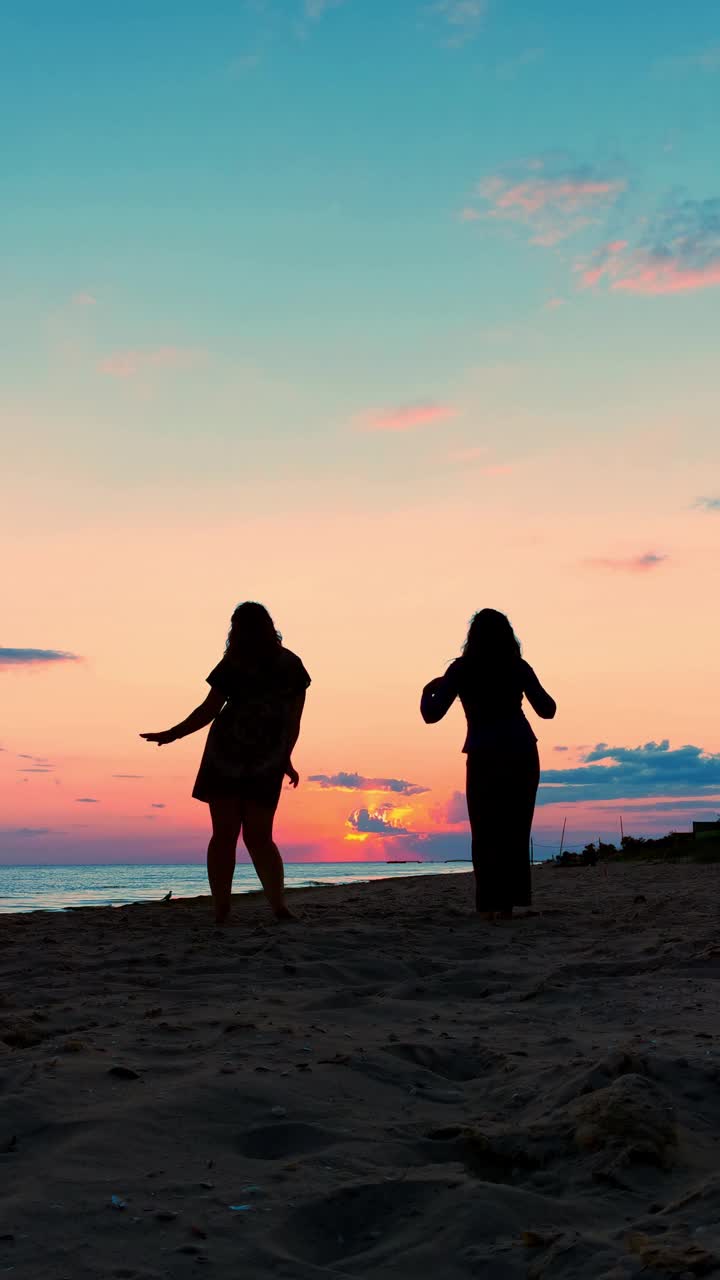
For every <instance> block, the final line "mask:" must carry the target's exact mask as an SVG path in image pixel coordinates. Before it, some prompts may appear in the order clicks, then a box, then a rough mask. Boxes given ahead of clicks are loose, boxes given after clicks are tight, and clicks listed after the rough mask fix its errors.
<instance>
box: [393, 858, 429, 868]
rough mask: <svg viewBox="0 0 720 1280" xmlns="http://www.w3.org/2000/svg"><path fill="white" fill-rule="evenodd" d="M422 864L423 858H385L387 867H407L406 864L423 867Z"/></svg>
mask: <svg viewBox="0 0 720 1280" xmlns="http://www.w3.org/2000/svg"><path fill="white" fill-rule="evenodd" d="M422 864H423V859H422V858H386V859H385V866H386V867H405V866H408V867H421V866H422Z"/></svg>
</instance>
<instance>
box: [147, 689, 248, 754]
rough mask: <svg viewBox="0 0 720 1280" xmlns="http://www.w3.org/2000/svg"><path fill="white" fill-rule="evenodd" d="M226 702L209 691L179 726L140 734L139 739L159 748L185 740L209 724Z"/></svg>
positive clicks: (221, 695)
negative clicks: (154, 744)
mask: <svg viewBox="0 0 720 1280" xmlns="http://www.w3.org/2000/svg"><path fill="white" fill-rule="evenodd" d="M226 701H227V699H226V697H225V694H224V693H219V692H218V690H217V689H211V690H210V692H209V694H208V696H207V698H206V699H205V701H204V702H201V703H200V706H199V707H196V708H195V710H194V711H191V712H190V715H189V716H188V717H187V718H186V719H185V720H181V721H180V724H176V725H175V726H174V728H172V729H165V730H163V732H162V733H141V734H140V737H141V738H145V740H146V741H147V742H157V744H158V746H159V747H164V746H167V744H168V742H176V741H177V739H178V738H187V736H188V734H189V733H196V732H197V730H198V729H204V728H205V725H206V724H210V721H211V720H214V719H215V717H216V715H217V713H218V711H220V709H221V707H223V706H224V704H225V702H226Z"/></svg>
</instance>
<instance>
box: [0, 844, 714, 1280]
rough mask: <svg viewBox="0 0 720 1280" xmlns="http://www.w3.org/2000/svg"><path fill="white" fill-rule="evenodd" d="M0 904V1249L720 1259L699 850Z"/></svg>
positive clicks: (564, 1261)
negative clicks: (161, 897) (65, 902)
mask: <svg viewBox="0 0 720 1280" xmlns="http://www.w3.org/2000/svg"><path fill="white" fill-rule="evenodd" d="M534 888H535V908H536V910H537V911H538V912H539V914H538V915H535V916H532V917H530V918H529V919H524V920H518V921H516V922H514V923H512V924H509V925H505V924H503V925H498V926H489V925H486V924H482V923H480V922H479V921H478V920H477V919H476V918H475V916H474V914H473V913H472V909H471V908H472V900H473V894H472V878H471V876H469V875H452V876H447V877H445V876H442V877H439V876H433V877H432V878H430V877H428V878H423V877H418V878H412V879H410V878H408V879H407V880H395V881H392V882H388V881H385V882H383V881H380V882H376V883H372V884H367V885H351V886H343V887H332V888H319V889H307V890H298V891H295V892H293V893H292V895H291V902H292V905H293V907H294V909H296V910H297V911H298V912H299V913H300V914H301V916H302V919H301V921H300V922H299V923H298V924H294V925H287V926H282V927H279V926H277V925H275V924H274V923H273V922H271V920H269V918H268V913H267V909H266V907H265V906H264V904H263V903H262V901H261V900H260V899H259V898H257V897H254V896H252V897H250V896H245V897H242V898H241V899H240V898H239V899H238V900H237V904H236V906H235V908H234V918H233V923H232V924H231V926H230V927H228V928H226V929H222V930H218V929H215V928H214V927H213V925H212V923H211V919H210V908H209V902H208V900H207V899H203V898H198V899H188V900H183V901H178V902H170V903H167V904H165V903H157V904H153V905H136V906H130V907H125V908H119V909H103V908H97V907H95V908H87V909H82V910H77V911H72V912H67V913H62V914H48V913H34V914H26V915H15V916H5V917H3V918H2V920H1V921H0V957H1V961H0V963H1V970H2V982H1V985H0V1086H1V1087H0V1273H2V1272H3V1271H8V1273H9V1274H11V1275H12V1276H13V1277H32V1280H45V1278H50V1277H52V1280H56V1278H58V1280H59V1278H61V1277H68V1278H70V1277H72V1280H86V1278H87V1280H90V1277H92V1280H96V1278H97V1277H100V1276H102V1277H125V1278H127V1280H141V1278H143V1280H149V1278H150V1277H163V1278H164V1277H169V1278H172V1280H175V1278H176V1277H177V1278H178V1280H184V1277H190V1276H196V1275H197V1274H198V1272H199V1271H201V1270H203V1269H207V1270H208V1273H209V1274H213V1275H216V1276H230V1275H240V1274H242V1275H246V1276H252V1277H253V1280H255V1278H256V1277H257V1278H263V1277H270V1276H273V1277H287V1278H288V1280H311V1278H312V1277H315V1276H318V1277H320V1276H331V1277H332V1276H337V1277H343V1276H345V1277H347V1276H353V1277H365V1276H367V1277H370V1276H372V1277H373V1278H374V1280H385V1278H387V1280H406V1278H408V1280H410V1278H411V1280H422V1278H425V1277H428V1278H430V1277H435V1276H442V1277H443V1280H461V1278H462V1280H464V1278H465V1277H474V1276H483V1277H489V1278H490V1280H494V1278H496V1277H497V1280H504V1278H505V1277H508V1278H510V1277H513V1278H514V1277H518V1280H520V1277H522V1278H523V1280H524V1278H526V1277H531V1278H533V1277H536V1278H539V1277H543V1276H548V1277H562V1278H565V1277H567V1278H570V1277H577V1278H578V1280H580V1278H581V1277H582V1280H588V1278H590V1277H607V1278H608V1280H609V1278H610V1277H613V1278H615V1277H617V1278H618V1280H619V1278H620V1277H628V1276H633V1275H640V1274H641V1272H643V1273H644V1274H647V1275H653V1274H657V1275H662V1274H665V1275H677V1276H683V1275H684V1276H690V1275H696V1274H697V1275H699V1274H712V1273H713V1271H715V1270H716V1269H717V1270H718V1273H720V1088H719V1087H718V1086H719V1085H720V1029H719V1027H718V1000H717V997H718V992H720V984H719V982H718V979H720V945H719V940H718V899H719V894H720V867H718V866H690V867H681V866H677V865H675V866H672V865H664V864H663V865H659V864H655V865H652V864H644V865H637V866H632V867H629V866H615V867H611V868H609V870H608V872H607V874H606V873H605V870H604V869H603V867H602V866H601V867H596V868H587V869H560V868H556V867H551V866H545V867H541V868H539V869H537V870H536V871H535V878H534Z"/></svg>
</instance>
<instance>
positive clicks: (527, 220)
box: [460, 157, 627, 247]
mask: <svg viewBox="0 0 720 1280" xmlns="http://www.w3.org/2000/svg"><path fill="white" fill-rule="evenodd" d="M626 187H627V182H626V179H625V178H623V177H621V176H618V175H617V174H604V173H600V172H598V171H596V170H595V169H593V168H592V167H591V166H590V165H578V164H571V163H569V162H566V161H562V162H561V161H558V160H546V159H544V158H542V157H541V158H538V159H536V160H532V161H530V162H529V163H528V164H526V165H525V166H524V169H523V170H521V171H518V170H511V171H508V172H507V173H496V174H491V175H490V176H488V177H486V178H483V179H482V180H481V181H480V182H478V183H477V185H476V187H475V189H474V192H473V196H472V200H471V202H470V203H469V204H467V205H466V206H465V208H464V209H462V210H461V213H460V219H461V221H463V222H477V221H480V220H491V221H492V220H494V221H496V222H507V223H513V224H516V225H517V226H518V227H520V228H523V229H524V231H525V233H526V234H527V235H528V237H529V239H530V241H531V243H533V244H538V245H542V246H545V247H552V246H554V245H556V244H559V243H560V242H561V241H563V240H567V239H568V238H569V237H570V236H573V235H575V234H576V233H577V232H578V231H580V230H582V229H583V228H584V227H587V226H589V225H590V224H591V223H592V222H593V221H595V220H596V219H597V216H598V214H601V213H602V214H605V213H606V212H607V210H608V209H609V208H611V207H612V205H614V204H615V203H616V201H617V200H618V199H619V197H620V196H621V195H622V193H623V192H624V191H625V189H626Z"/></svg>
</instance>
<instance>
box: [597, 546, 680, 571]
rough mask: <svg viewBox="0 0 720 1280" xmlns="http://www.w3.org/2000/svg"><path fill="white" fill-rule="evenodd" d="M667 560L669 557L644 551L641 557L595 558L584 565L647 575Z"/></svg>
mask: <svg viewBox="0 0 720 1280" xmlns="http://www.w3.org/2000/svg"><path fill="white" fill-rule="evenodd" d="M668 559H669V557H668V556H666V555H659V554H658V553H657V552H655V551H646V552H645V553H644V554H643V555H638V556H620V557H618V558H613V557H611V556H603V557H596V558H592V559H589V560H587V561H586V562H585V563H586V564H589V565H592V566H593V568H596V569H616V570H619V571H620V572H621V573H648V572H649V571H650V570H651V569H658V568H659V567H660V565H661V564H665V562H666V561H667V560H668Z"/></svg>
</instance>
